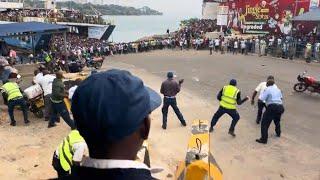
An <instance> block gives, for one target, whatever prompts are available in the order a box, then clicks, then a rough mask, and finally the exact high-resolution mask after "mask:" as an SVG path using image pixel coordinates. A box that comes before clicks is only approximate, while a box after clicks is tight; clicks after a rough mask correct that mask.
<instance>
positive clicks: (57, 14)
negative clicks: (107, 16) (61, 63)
mask: <svg viewBox="0 0 320 180" xmlns="http://www.w3.org/2000/svg"><path fill="white" fill-rule="evenodd" d="M43 3H44V8H27V7H25V6H24V3H23V0H16V1H15V0H1V1H0V24H5V23H17V22H44V23H52V24H58V25H65V26H68V27H69V32H72V33H76V34H78V35H79V36H81V37H84V38H93V39H99V40H105V41H107V40H108V39H109V37H110V36H111V34H112V32H113V30H114V29H115V25H114V24H113V23H112V22H111V21H109V22H107V21H106V20H104V19H103V18H102V16H101V14H100V13H99V12H98V11H97V10H95V9H93V11H94V12H96V14H95V15H86V14H83V13H81V12H80V11H77V10H73V9H57V8H56V2H55V0H46V1H44V2H43ZM92 8H93V7H92ZM44 36H46V37H44ZM50 38H51V36H50V35H49V36H48V35H42V36H41V37H40V36H39V37H35V39H34V40H33V41H34V42H33V43H34V45H35V47H36V49H39V47H37V46H38V44H40V43H39V42H40V40H41V42H42V43H41V44H42V45H41V46H43V42H48V43H49V41H50ZM25 39H28V38H19V39H17V38H5V39H4V41H5V42H6V43H7V44H8V45H10V46H15V47H21V48H23V49H30V48H32V45H31V42H26V41H25ZM22 41H23V42H22Z"/></svg>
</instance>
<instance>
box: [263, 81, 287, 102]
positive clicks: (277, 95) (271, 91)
mask: <svg viewBox="0 0 320 180" xmlns="http://www.w3.org/2000/svg"><path fill="white" fill-rule="evenodd" d="M261 100H262V101H264V102H265V103H266V104H267V105H270V104H282V93H281V91H280V89H279V88H278V87H277V86H275V85H273V86H269V87H267V88H266V89H265V91H264V92H263V93H262V96H261Z"/></svg>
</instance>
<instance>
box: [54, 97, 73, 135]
mask: <svg viewBox="0 0 320 180" xmlns="http://www.w3.org/2000/svg"><path fill="white" fill-rule="evenodd" d="M59 114H60V116H61V117H62V119H63V120H64V121H65V122H66V123H67V124H68V125H69V126H70V128H71V129H73V128H74V127H75V125H74V121H73V120H72V119H71V118H70V114H69V111H68V109H67V107H66V105H65V104H64V102H61V103H54V102H52V113H51V118H50V122H49V123H50V124H54V123H55V121H56V120H57V119H58V115H59Z"/></svg>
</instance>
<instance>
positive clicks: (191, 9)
mask: <svg viewBox="0 0 320 180" xmlns="http://www.w3.org/2000/svg"><path fill="white" fill-rule="evenodd" d="M104 2H106V3H107V4H119V5H124V6H133V7H143V6H149V7H150V8H152V9H155V10H158V11H160V12H163V13H164V14H165V15H175V16H176V15H178V16H189V17H193V16H195V17H200V16H201V11H202V0H104Z"/></svg>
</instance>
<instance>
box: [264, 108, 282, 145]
mask: <svg viewBox="0 0 320 180" xmlns="http://www.w3.org/2000/svg"><path fill="white" fill-rule="evenodd" d="M283 113H284V107H283V105H281V104H270V105H268V106H267V108H266V111H265V112H264V114H263V118H262V122H261V140H262V141H265V142H267V141H268V130H269V127H270V124H271V122H272V120H273V122H274V125H275V126H276V128H275V131H276V134H277V135H278V136H280V135H281V127H280V120H281V116H282V114H283Z"/></svg>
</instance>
